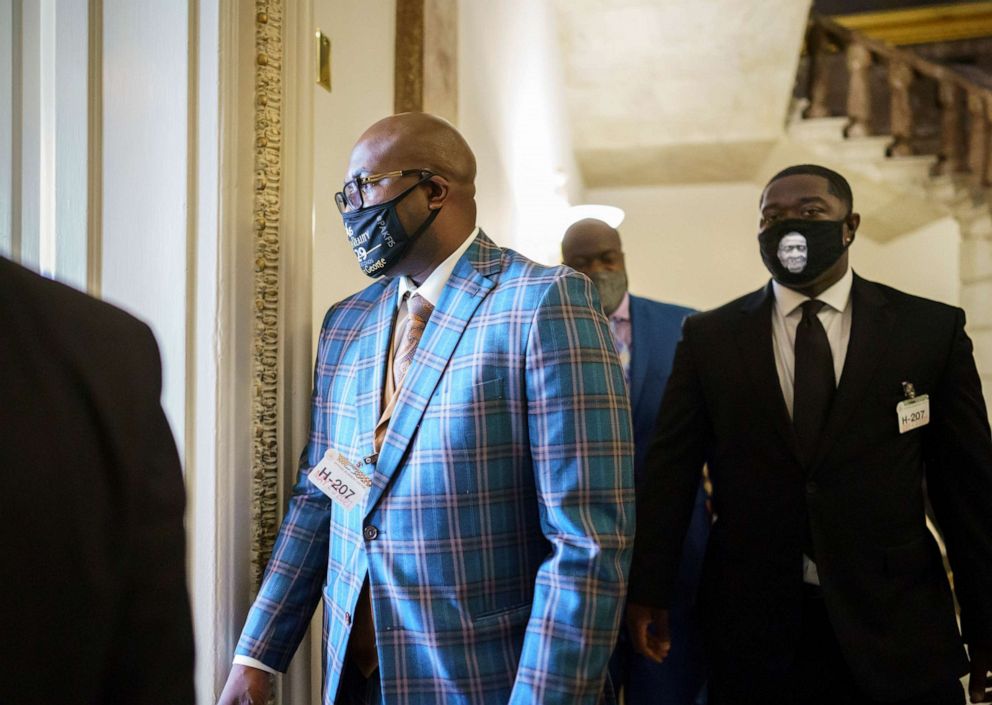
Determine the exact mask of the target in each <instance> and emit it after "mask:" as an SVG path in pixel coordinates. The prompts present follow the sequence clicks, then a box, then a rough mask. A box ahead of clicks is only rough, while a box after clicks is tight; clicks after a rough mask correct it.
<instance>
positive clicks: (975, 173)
mask: <svg viewBox="0 0 992 705" xmlns="http://www.w3.org/2000/svg"><path fill="white" fill-rule="evenodd" d="M985 112H986V111H985V98H984V96H983V94H982V93H979V92H978V91H968V171H969V172H971V179H972V182H973V183H974V185H975V186H978V187H981V186H984V185H985V162H986V161H987V158H988V155H987V151H988V120H987V118H986V114H985Z"/></svg>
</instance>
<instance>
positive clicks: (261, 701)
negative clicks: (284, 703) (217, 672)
mask: <svg viewBox="0 0 992 705" xmlns="http://www.w3.org/2000/svg"><path fill="white" fill-rule="evenodd" d="M271 694H272V674H271V673H268V672H266V671H263V670H262V669H260V668H252V667H251V666H242V665H241V664H239V663H236V664H234V666H232V667H231V673H230V675H228V677H227V683H225V684H224V692H223V693H221V694H220V699H219V700H218V701H217V705H266V703H268V702H269V696H270V695H271Z"/></svg>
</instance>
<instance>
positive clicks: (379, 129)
mask: <svg viewBox="0 0 992 705" xmlns="http://www.w3.org/2000/svg"><path fill="white" fill-rule="evenodd" d="M355 152H358V153H359V154H357V155H356V154H355V153H354V152H353V153H352V162H351V170H352V174H351V176H352V177H354V176H357V175H358V174H359V173H361V171H362V169H363V168H365V170H366V173H367V172H368V171H369V170H368V169H367V168H366V167H367V165H364V164H362V163H356V160H355V157H356V156H358V157H360V158H365V159H368V158H375V159H377V160H379V161H380V162H381V163H388V164H390V165H395V166H389V167H388V169H420V168H423V169H429V170H430V171H432V172H434V173H435V174H438V175H440V176H443V177H445V178H446V179H448V180H449V181H451V182H452V183H455V184H460V185H462V186H466V185H473V184H474V183H475V155H474V154H472V148H471V147H469V146H468V142H466V141H465V138H464V137H462V136H461V133H459V132H458V130H456V129H455V128H454V127H453V126H452V124H451V123H450V122H448V121H447V120H444V119H442V118H439V117H437V116H436V115H431V114H429V113H400V114H398V115H390V116H389V117H387V118H383V119H382V120H379V121H378V122H376V123H375V124H373V125H372V126H371V127H370V128H369V129H367V130H366V131H365V133H364V134H363V135H362V136H361V137H360V138H359V140H358V143H357V144H356V145H355ZM359 161H360V160H359ZM376 168H377V169H380V168H381V169H387V167H376ZM356 169H357V170H358V171H357V172H356Z"/></svg>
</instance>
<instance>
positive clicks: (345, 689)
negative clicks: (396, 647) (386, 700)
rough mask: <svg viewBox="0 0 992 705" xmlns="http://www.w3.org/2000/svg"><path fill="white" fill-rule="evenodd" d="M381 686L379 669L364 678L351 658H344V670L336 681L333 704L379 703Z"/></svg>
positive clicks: (361, 704)
mask: <svg viewBox="0 0 992 705" xmlns="http://www.w3.org/2000/svg"><path fill="white" fill-rule="evenodd" d="M381 704H382V688H381V686H380V684H379V671H378V670H376V671H375V672H374V673H373V674H372V675H371V676H369V677H368V678H366V677H365V676H363V675H362V672H361V670H359V668H358V667H357V666H356V665H355V664H354V662H352V660H351V659H349V658H346V659H345V660H344V670H343V671H342V672H341V680H340V681H339V683H338V694H337V697H335V698H334V705H381Z"/></svg>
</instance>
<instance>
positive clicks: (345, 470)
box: [307, 448, 372, 509]
mask: <svg viewBox="0 0 992 705" xmlns="http://www.w3.org/2000/svg"><path fill="white" fill-rule="evenodd" d="M307 477H308V478H310V482H312V483H313V484H314V485H315V486H316V487H317V489H319V490H320V491H321V492H323V493H324V494H326V495H327V496H328V497H330V498H331V501H333V502H334V503H335V504H339V505H341V506H342V507H344V508H345V509H351V508H352V507H354V506H355V505H358V504H364V503H365V498H366V497H367V496H368V494H369V490H370V489H372V478H370V477H369V476H368V475H366V474H365V473H364V472H362V471H361V470H359V469H358V466H357V465H355V464H354V463H352V462H351V461H350V460H348V459H347V458H345V457H344V456H343V455H341V454H340V453H338V452H337V451H336V450H332V449H330V448H329V449H328V450H327V452H326V453H324V457H323V458H321V460H320V462H319V463H317V464H316V465H314V467H313V470H311V471H310V473H309V474H308V475H307Z"/></svg>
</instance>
